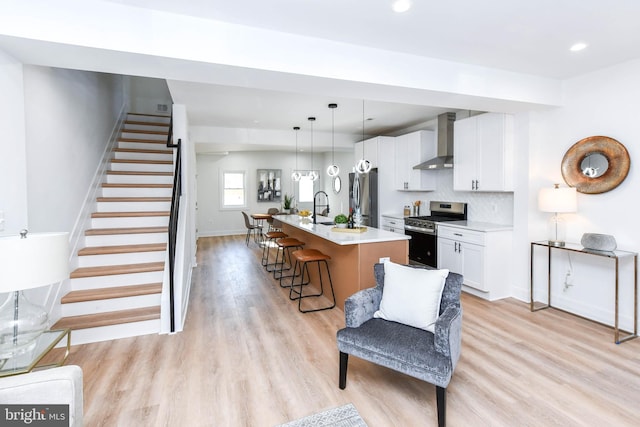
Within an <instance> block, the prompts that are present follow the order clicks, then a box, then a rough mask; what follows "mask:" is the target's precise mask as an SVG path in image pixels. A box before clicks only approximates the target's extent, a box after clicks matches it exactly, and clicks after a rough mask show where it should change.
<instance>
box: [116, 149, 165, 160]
mask: <svg viewBox="0 0 640 427" xmlns="http://www.w3.org/2000/svg"><path fill="white" fill-rule="evenodd" d="M114 158H116V159H131V160H169V161H173V153H139V152H136V151H116V152H115V153H114Z"/></svg>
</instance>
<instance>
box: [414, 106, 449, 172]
mask: <svg viewBox="0 0 640 427" xmlns="http://www.w3.org/2000/svg"><path fill="white" fill-rule="evenodd" d="M455 121H456V113H444V114H440V115H439V116H438V146H437V147H438V151H437V154H438V157H434V158H433V159H430V160H427V161H426V162H422V163H420V164H419V165H416V166H414V167H413V168H414V169H422V170H434V169H449V168H452V167H453V122H455Z"/></svg>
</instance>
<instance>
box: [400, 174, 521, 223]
mask: <svg viewBox="0 0 640 427" xmlns="http://www.w3.org/2000/svg"><path fill="white" fill-rule="evenodd" d="M432 173H437V174H438V186H437V188H438V189H437V190H436V191H431V192H427V193H418V192H416V193H409V194H408V195H407V196H409V197H408V198H407V200H406V203H407V204H411V203H412V202H413V201H414V200H421V201H422V203H423V207H422V209H421V210H420V214H421V215H428V214H429V212H428V210H429V202H430V201H432V200H437V201H445V202H465V203H467V217H468V219H469V221H480V222H491V223H496V224H513V193H483V192H474V191H453V170H452V169H444V170H438V171H432ZM411 197H413V198H411Z"/></svg>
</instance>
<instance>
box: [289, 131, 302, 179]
mask: <svg viewBox="0 0 640 427" xmlns="http://www.w3.org/2000/svg"><path fill="white" fill-rule="evenodd" d="M293 130H295V131H296V168H295V169H294V170H293V172H292V173H291V179H292V180H294V181H300V178H302V175H301V174H300V172H299V171H298V131H299V130H300V126H294V127H293Z"/></svg>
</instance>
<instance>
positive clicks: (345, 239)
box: [278, 215, 409, 309]
mask: <svg viewBox="0 0 640 427" xmlns="http://www.w3.org/2000/svg"><path fill="white" fill-rule="evenodd" d="M319 220H320V222H324V221H330V220H331V218H329V217H320V218H319ZM278 221H280V222H282V231H284V232H285V233H287V235H289V236H290V237H295V238H297V239H298V240H301V241H303V242H305V246H304V247H305V249H317V250H319V251H321V252H323V253H325V254H327V255H329V256H330V257H331V260H330V261H329V268H330V269H331V278H332V279H333V288H334V290H335V294H336V304H337V305H338V307H340V308H341V309H344V300H345V299H347V298H348V297H349V296H351V295H353V294H354V293H355V292H357V291H359V290H360V289H365V288H370V287H372V286H375V278H374V276H373V265H374V264H375V263H377V262H380V258H384V257H389V258H390V259H391V261H393V262H396V263H398V264H407V263H408V262H409V244H408V242H409V236H405V235H403V234H398V233H392V232H390V231H384V230H379V229H377V228H371V227H368V228H367V231H366V232H364V233H347V232H338V231H331V228H332V227H333V226H332V225H322V224H313V221H312V220H311V219H303V218H300V217H299V216H298V215H279V216H278ZM309 270H310V272H311V278H312V282H313V283H318V282H317V271H315V270H316V269H313V268H311V269H309ZM325 289H326V288H325ZM327 292H328V291H327Z"/></svg>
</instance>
